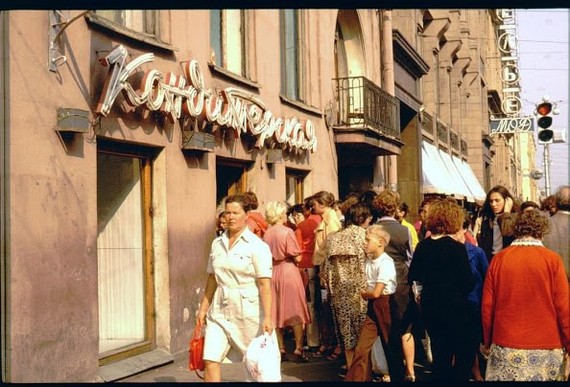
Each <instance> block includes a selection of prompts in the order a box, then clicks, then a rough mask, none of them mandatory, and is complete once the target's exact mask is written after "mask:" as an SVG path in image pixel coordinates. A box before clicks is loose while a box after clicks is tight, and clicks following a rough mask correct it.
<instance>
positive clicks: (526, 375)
mask: <svg viewBox="0 0 570 387" xmlns="http://www.w3.org/2000/svg"><path fill="white" fill-rule="evenodd" d="M490 349H491V351H490V354H489V360H488V361H487V371H486V373H485V381H501V382H506V381H509V382H511V381H515V382H534V381H537V382H538V381H552V382H554V381H563V380H564V353H563V351H562V349H514V348H506V347H501V346H499V345H496V344H492V345H491V348H490Z"/></svg>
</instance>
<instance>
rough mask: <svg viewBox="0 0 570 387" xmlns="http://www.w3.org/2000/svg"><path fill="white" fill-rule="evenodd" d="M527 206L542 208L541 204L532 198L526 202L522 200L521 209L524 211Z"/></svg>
mask: <svg viewBox="0 0 570 387" xmlns="http://www.w3.org/2000/svg"><path fill="white" fill-rule="evenodd" d="M527 208H536V209H537V210H538V209H540V206H539V205H538V204H536V203H535V202H533V201H532V200H527V201H526V202H522V204H521V206H520V211H524V210H525V209H527Z"/></svg>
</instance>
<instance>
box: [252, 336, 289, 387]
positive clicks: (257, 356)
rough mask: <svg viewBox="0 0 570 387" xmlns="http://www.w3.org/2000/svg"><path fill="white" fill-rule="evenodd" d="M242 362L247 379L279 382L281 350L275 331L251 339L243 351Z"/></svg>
mask: <svg viewBox="0 0 570 387" xmlns="http://www.w3.org/2000/svg"><path fill="white" fill-rule="evenodd" d="M243 363H244V366H245V371H246V375H247V379H248V381H254V382H281V352H279V344H278V343H277V336H276V335H275V331H274V332H273V334H271V335H270V334H268V333H267V332H265V333H264V334H263V335H261V336H258V337H256V338H255V339H253V340H252V341H251V343H250V344H249V346H248V347H247V350H246V351H245V356H244V357H243Z"/></svg>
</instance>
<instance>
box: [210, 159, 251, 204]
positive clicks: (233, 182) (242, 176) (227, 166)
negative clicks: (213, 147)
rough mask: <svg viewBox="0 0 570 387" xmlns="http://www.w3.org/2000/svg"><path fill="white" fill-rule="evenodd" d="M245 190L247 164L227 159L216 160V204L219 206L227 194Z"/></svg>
mask: <svg viewBox="0 0 570 387" xmlns="http://www.w3.org/2000/svg"><path fill="white" fill-rule="evenodd" d="M246 190H247V166H246V165H244V164H241V163H237V162H232V161H229V160H224V159H218V160H217V162H216V206H218V207H219V206H221V205H222V201H223V200H224V198H225V197H226V196H228V195H234V194H237V193H243V192H245V191H246Z"/></svg>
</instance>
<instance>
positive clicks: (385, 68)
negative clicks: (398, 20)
mask: <svg viewBox="0 0 570 387" xmlns="http://www.w3.org/2000/svg"><path fill="white" fill-rule="evenodd" d="M381 15H382V23H381V35H382V46H381V47H382V50H381V58H380V60H381V61H382V88H383V89H384V90H385V91H386V92H387V93H388V94H390V95H392V96H396V83H395V81H394V48H393V47H394V46H393V43H392V11H391V10H387V9H385V10H382V11H381ZM385 161H386V165H385V170H386V171H387V175H388V182H387V186H386V188H388V189H391V190H393V191H398V159H397V157H396V156H387V157H385Z"/></svg>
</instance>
